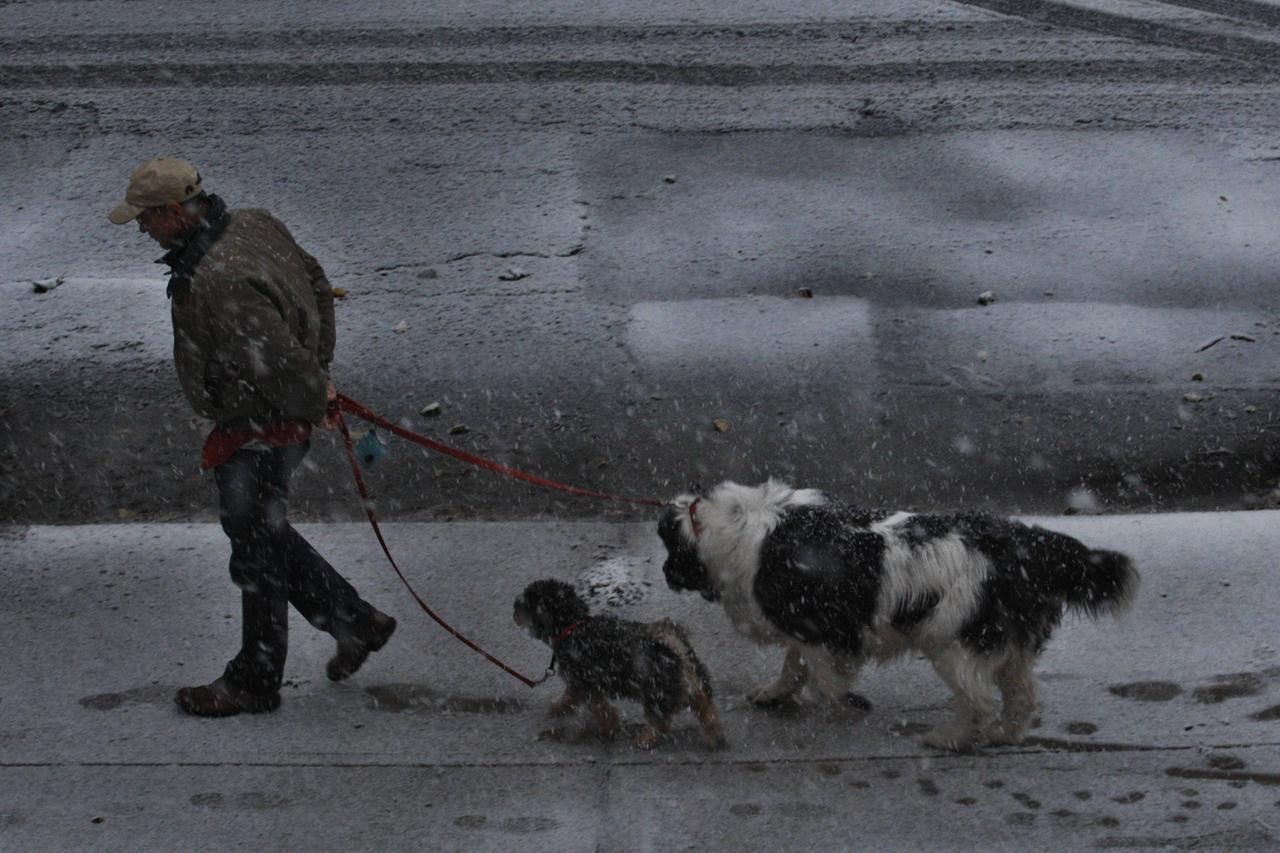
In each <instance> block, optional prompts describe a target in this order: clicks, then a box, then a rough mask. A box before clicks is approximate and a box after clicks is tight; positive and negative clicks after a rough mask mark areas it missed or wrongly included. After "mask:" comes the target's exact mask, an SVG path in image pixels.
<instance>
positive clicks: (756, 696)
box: [747, 643, 809, 706]
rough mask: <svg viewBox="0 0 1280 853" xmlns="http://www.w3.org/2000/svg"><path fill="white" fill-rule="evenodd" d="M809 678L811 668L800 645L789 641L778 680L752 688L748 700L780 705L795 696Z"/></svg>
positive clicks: (764, 704)
mask: <svg viewBox="0 0 1280 853" xmlns="http://www.w3.org/2000/svg"><path fill="white" fill-rule="evenodd" d="M808 679H809V669H808V667H807V666H805V662H804V658H803V657H802V656H801V654H800V647H799V646H798V645H796V644H795V643H788V644H787V659H786V660H785V661H783V662H782V672H781V673H780V674H779V675H778V680H777V681H775V682H773V683H772V684H768V685H765V686H764V687H757V688H756V689H755V690H752V691H751V692H750V693H748V694H747V701H748V702H750V703H751V704H753V705H760V706H768V705H779V704H781V703H783V702H786V701H787V700H788V699H790V698H791V697H792V696H794V695H795V694H796V691H797V690H799V689H800V688H801V687H804V683H805V682H806V681H807V680H808Z"/></svg>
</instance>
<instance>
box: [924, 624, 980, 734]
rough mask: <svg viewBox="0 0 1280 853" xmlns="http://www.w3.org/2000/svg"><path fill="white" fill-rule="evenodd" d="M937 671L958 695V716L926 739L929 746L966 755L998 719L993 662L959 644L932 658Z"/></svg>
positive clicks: (934, 730)
mask: <svg viewBox="0 0 1280 853" xmlns="http://www.w3.org/2000/svg"><path fill="white" fill-rule="evenodd" d="M930 662H931V663H932V664H933V668H934V669H935V670H936V671H937V673H938V675H939V676H941V677H942V680H943V681H945V682H946V683H947V686H948V687H950V688H951V692H952V693H953V694H955V715H954V716H953V717H952V719H951V720H949V721H948V722H946V723H943V724H941V725H939V726H937V727H936V728H934V729H933V730H932V731H931V732H929V733H928V734H926V735H925V736H924V742H925V745H927V746H932V747H934V748H935V749H945V750H949V751H951V752H964V751H965V750H967V749H969V748H970V747H972V746H973V744H974V742H975V741H976V740H977V739H978V736H979V735H980V734H981V733H982V731H983V729H984V728H985V727H986V725H987V724H988V723H989V722H990V720H991V717H992V716H994V711H995V701H994V693H995V691H994V685H993V684H992V677H991V669H992V667H991V661H990V660H988V659H985V658H978V657H977V656H975V655H973V654H971V653H970V652H969V651H967V650H966V649H964V648H963V647H961V646H960V645H958V644H956V645H953V646H951V647H950V648H948V649H947V650H946V651H945V652H943V653H942V654H940V655H937V656H935V657H931V658H930Z"/></svg>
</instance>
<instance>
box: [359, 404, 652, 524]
mask: <svg viewBox="0 0 1280 853" xmlns="http://www.w3.org/2000/svg"><path fill="white" fill-rule="evenodd" d="M335 402H336V403H337V408H338V411H339V414H341V412H350V413H351V414H353V415H355V416H356V417H357V418H360V419H361V420H364V421H368V422H369V423H371V424H373V425H375V426H379V427H382V428H383V429H385V430H386V431H387V432H389V433H392V434H393V435H398V436H400V437H401V438H403V439H405V440H406V441H411V442H413V443H414V444H417V445H420V446H422V447H425V448H427V449H428V450H434V451H435V452H437V453H443V454H445V455H446V456H452V457H453V458H454V459H461V460H462V461H463V462H467V463H469V464H471V465H474V466H476V467H477V468H483V469H485V470H486V471H493V472H495V473H498V474H503V475H505V476H507V477H511V478H512V479H515V480H523V481H525V482H526V483H533V484H534V485H535V486H542V487H543V488H546V489H555V490H556V491H560V492H568V493H569V494H571V495H580V496H582V497H587V498H598V499H600V500H604V501H617V502H619V503H632V504H643V505H645V506H666V502H665V501H660V500H655V499H654V498H630V497H623V496H621V495H610V494H606V493H605V492H596V491H592V490H591V489H582V488H578V487H577V486H568V485H565V484H564V483H557V482H556V481H555V480H548V479H546V478H544V477H538V476H535V475H533V474H528V473H526V472H524V471H517V470H516V469H515V468H508V467H507V466H506V465H502V464H501V463H498V462H494V461H493V460H491V459H485V458H484V457H482V456H476V455H475V454H474V453H467V452H466V451H465V450H459V449H457V448H456V447H450V446H449V445H447V444H444V443H442V442H439V441H436V440H434V439H430V438H427V437H426V436H424V435H418V434H417V433H416V432H411V431H409V430H407V429H405V428H404V427H401V426H398V425H396V424H394V423H392V422H391V421H389V420H387V419H386V418H384V417H382V416H381V415H377V414H375V413H374V412H372V411H370V410H369V409H367V408H365V407H364V406H362V405H360V404H359V403H357V402H356V401H355V400H352V399H351V398H350V397H347V396H344V395H342V394H339V395H338V397H337V400H336V401H335ZM339 423H341V421H339Z"/></svg>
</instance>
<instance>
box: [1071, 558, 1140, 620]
mask: <svg viewBox="0 0 1280 853" xmlns="http://www.w3.org/2000/svg"><path fill="white" fill-rule="evenodd" d="M1081 550H1082V551H1083V554H1082V559H1081V561H1080V567H1079V571H1078V573H1072V574H1074V575H1075V577H1073V578H1072V581H1071V582H1070V583H1069V584H1068V585H1067V589H1066V590H1065V592H1066V595H1065V598H1066V601H1067V605H1068V606H1070V607H1072V608H1074V609H1076V610H1079V611H1081V612H1083V613H1086V614H1088V615H1089V616H1093V617H1097V616H1109V615H1114V614H1119V613H1123V612H1124V611H1126V610H1128V609H1129V608H1130V607H1131V606H1132V605H1133V602H1134V599H1135V598H1137V595H1138V587H1139V585H1140V584H1141V579H1140V577H1139V575H1138V570H1137V568H1135V567H1134V565H1133V560H1131V559H1129V557H1128V556H1127V555H1125V554H1121V553H1120V552H1119V551H1105V550H1102V549H1097V548H1093V549H1086V548H1083V547H1082V549H1081Z"/></svg>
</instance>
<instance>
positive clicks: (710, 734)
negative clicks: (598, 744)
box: [514, 580, 725, 749]
mask: <svg viewBox="0 0 1280 853" xmlns="http://www.w3.org/2000/svg"><path fill="white" fill-rule="evenodd" d="M514 618H515V623H516V624H517V625H519V626H521V627H523V628H527V629H528V631H529V634H530V635H531V636H533V638H534V639H537V640H541V641H543V642H544V643H546V644H547V645H549V646H551V649H552V651H553V652H554V655H553V657H552V665H553V667H554V668H555V670H556V671H557V672H558V673H559V674H560V678H561V679H563V681H564V683H565V691H564V695H563V696H561V697H560V698H559V699H558V700H556V702H555V703H553V704H552V706H551V713H552V714H554V715H557V716H559V715H563V714H569V713H571V712H573V711H574V710H575V709H576V708H577V707H578V705H580V704H582V703H583V702H586V703H587V707H588V708H589V709H590V712H591V715H592V717H593V719H594V722H595V726H596V729H597V731H598V732H599V733H600V735H601V736H603V737H609V736H611V735H612V734H613V733H614V731H615V730H616V729H617V727H618V722H619V718H618V711H617V709H616V708H614V706H613V705H612V704H611V703H610V702H609V699H610V698H616V699H634V700H635V701H637V702H639V703H641V704H642V705H643V706H644V716H645V720H646V722H647V724H646V725H645V727H644V728H643V729H641V731H640V733H639V734H638V735H637V736H636V741H635V742H636V745H637V746H639V747H641V748H642V749H651V748H653V747H654V746H656V745H657V743H658V741H659V740H660V739H661V738H662V737H663V736H665V735H666V734H668V733H669V732H670V730H671V715H672V714H674V713H675V712H677V711H679V710H680V709H681V708H692V709H693V712H694V713H695V714H696V715H697V717H698V721H699V722H700V723H701V724H702V731H703V734H704V735H705V737H706V740H707V744H708V745H709V746H711V747H712V748H713V749H715V748H719V747H721V746H724V743H725V739H724V731H723V729H722V728H721V726H720V715H719V714H718V713H717V711H716V706H715V703H713V702H712V701H711V679H710V678H709V677H708V675H707V671H706V669H704V668H703V666H702V664H701V663H700V662H699V661H698V658H697V656H695V655H694V653H693V647H692V646H691V645H690V644H689V637H688V635H687V634H686V633H685V631H684V629H683V628H681V627H680V626H679V625H677V624H676V623H674V622H672V621H670V620H667V619H664V620H662V621H659V622H654V623H652V624H644V623H641V622H628V621H624V620H622V619H616V618H614V617H612V616H592V615H591V614H590V612H589V611H588V609H587V604H586V602H585V601H583V600H582V599H581V598H580V597H579V596H578V594H577V593H576V592H575V591H574V589H573V587H572V586H570V585H569V584H567V583H564V582H562V581H557V580H541V581H534V582H533V583H531V584H529V586H527V587H526V588H525V590H524V592H523V593H521V594H520V596H519V597H518V598H516V603H515V613H514Z"/></svg>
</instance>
